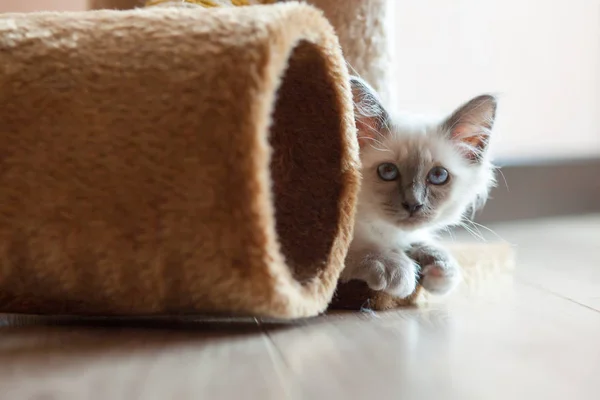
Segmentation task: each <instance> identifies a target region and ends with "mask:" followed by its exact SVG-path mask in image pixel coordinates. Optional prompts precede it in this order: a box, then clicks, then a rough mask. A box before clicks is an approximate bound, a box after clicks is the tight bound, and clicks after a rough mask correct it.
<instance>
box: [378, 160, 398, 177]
mask: <svg viewBox="0 0 600 400" xmlns="http://www.w3.org/2000/svg"><path fill="white" fill-rule="evenodd" d="M377 175H379V177H380V178H381V179H382V180H384V181H394V180H396V179H398V176H399V175H400V172H399V171H398V167H396V166H395V165H394V164H392V163H383V164H380V165H379V166H378V167H377Z"/></svg>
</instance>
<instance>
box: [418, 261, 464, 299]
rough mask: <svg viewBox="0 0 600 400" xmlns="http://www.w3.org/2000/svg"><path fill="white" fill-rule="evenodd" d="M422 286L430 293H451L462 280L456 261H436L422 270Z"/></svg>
mask: <svg viewBox="0 0 600 400" xmlns="http://www.w3.org/2000/svg"><path fill="white" fill-rule="evenodd" d="M421 276H422V278H421V286H423V288H424V289H425V290H427V291H428V292H430V293H433V294H438V295H444V294H447V293H450V292H451V291H452V290H453V289H454V288H456V286H457V285H458V284H459V282H460V280H461V275H460V269H459V268H458V265H456V263H452V262H440V261H436V262H434V263H433V264H429V265H426V266H424V267H423V268H422V270H421Z"/></svg>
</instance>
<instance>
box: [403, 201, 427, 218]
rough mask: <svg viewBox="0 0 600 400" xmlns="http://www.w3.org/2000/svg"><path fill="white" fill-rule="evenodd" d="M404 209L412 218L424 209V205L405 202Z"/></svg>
mask: <svg viewBox="0 0 600 400" xmlns="http://www.w3.org/2000/svg"><path fill="white" fill-rule="evenodd" d="M402 208H404V209H405V210H406V211H408V213H409V214H410V216H411V217H412V216H413V215H415V214H416V213H418V212H419V211H421V210H422V209H423V203H417V202H409V201H404V202H402Z"/></svg>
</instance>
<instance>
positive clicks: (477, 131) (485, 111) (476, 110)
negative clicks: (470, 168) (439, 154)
mask: <svg viewBox="0 0 600 400" xmlns="http://www.w3.org/2000/svg"><path fill="white" fill-rule="evenodd" d="M496 107H497V100H496V98H495V97H494V96H492V95H489V94H484V95H481V96H477V97H475V98H474V99H471V100H470V101H468V102H467V103H465V104H463V105H462V106H460V107H459V108H458V109H457V110H456V111H455V112H454V113H453V114H452V115H451V116H450V117H449V118H448V119H447V120H446V121H445V122H444V123H443V125H442V131H443V132H444V134H446V135H448V136H449V137H450V139H451V140H454V141H456V142H457V143H458V144H459V145H460V147H461V148H462V149H463V150H464V152H465V156H466V157H467V158H468V159H469V160H472V161H479V160H481V158H482V157H483V155H484V154H485V152H486V150H487V146H488V143H489V140H490V135H491V133H492V128H493V126H494V120H495V118H496Z"/></svg>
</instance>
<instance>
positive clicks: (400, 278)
mask: <svg viewBox="0 0 600 400" xmlns="http://www.w3.org/2000/svg"><path fill="white" fill-rule="evenodd" d="M417 273H418V266H417V265H416V263H415V262H414V261H413V260H411V259H410V258H409V257H408V256H407V255H406V254H405V253H404V252H402V251H397V252H396V251H390V252H387V253H382V252H376V251H375V252H366V253H359V254H349V255H348V257H347V258H346V267H345V268H344V271H342V275H341V280H342V281H350V280H354V279H356V280H360V281H363V282H366V284H367V285H368V286H369V288H371V289H372V290H377V291H384V292H386V293H389V294H391V295H393V296H397V297H401V298H404V297H408V296H409V295H411V294H412V293H413V292H414V291H415V289H416V285H417Z"/></svg>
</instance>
